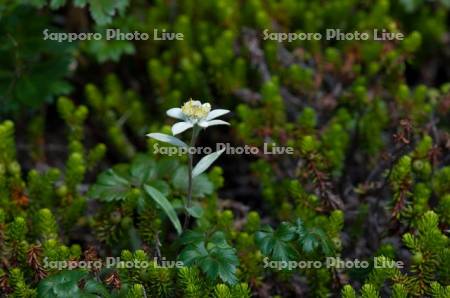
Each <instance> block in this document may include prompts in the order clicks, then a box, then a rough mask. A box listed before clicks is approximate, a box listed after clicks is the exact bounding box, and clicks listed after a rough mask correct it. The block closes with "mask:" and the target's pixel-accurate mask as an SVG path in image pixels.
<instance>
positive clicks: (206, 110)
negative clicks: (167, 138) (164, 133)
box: [166, 99, 230, 135]
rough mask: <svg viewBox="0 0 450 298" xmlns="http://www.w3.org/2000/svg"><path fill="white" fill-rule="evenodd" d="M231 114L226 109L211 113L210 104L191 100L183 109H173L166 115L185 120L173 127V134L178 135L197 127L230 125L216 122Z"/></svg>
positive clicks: (220, 121) (221, 121)
mask: <svg viewBox="0 0 450 298" xmlns="http://www.w3.org/2000/svg"><path fill="white" fill-rule="evenodd" d="M229 112H230V111H229V110H224V109H216V110H212V111H211V105H210V104H209V103H204V104H202V103H201V102H200V101H198V100H192V99H190V100H189V101H187V102H185V103H184V105H183V106H182V107H181V108H172V109H169V110H168V111H167V112H166V113H167V115H168V116H170V117H172V118H175V119H179V120H183V121H182V122H177V123H175V124H174V125H173V126H172V134H173V135H177V134H180V133H182V132H183V131H185V130H187V129H189V128H192V127H194V126H196V125H198V126H200V127H202V128H207V127H209V126H213V125H230V123H228V122H225V121H223V120H215V119H216V118H217V117H220V116H223V115H225V114H227V113H229Z"/></svg>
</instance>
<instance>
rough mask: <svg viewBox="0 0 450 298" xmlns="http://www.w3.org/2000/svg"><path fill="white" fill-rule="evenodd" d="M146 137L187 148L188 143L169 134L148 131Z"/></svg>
mask: <svg viewBox="0 0 450 298" xmlns="http://www.w3.org/2000/svg"><path fill="white" fill-rule="evenodd" d="M147 137H149V138H152V139H155V140H158V141H161V142H165V143H169V144H171V145H174V146H178V147H182V148H188V145H187V144H186V143H185V142H183V141H182V140H180V139H178V138H176V137H173V136H170V135H166V134H163V133H158V132H155V133H149V134H148V135H147Z"/></svg>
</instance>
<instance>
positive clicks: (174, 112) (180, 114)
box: [166, 108, 185, 120]
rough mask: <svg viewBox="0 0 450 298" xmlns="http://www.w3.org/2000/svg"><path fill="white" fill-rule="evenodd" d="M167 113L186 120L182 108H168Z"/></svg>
mask: <svg viewBox="0 0 450 298" xmlns="http://www.w3.org/2000/svg"><path fill="white" fill-rule="evenodd" d="M166 114H167V116H169V117H172V118H175V119H180V120H185V117H184V114H183V112H182V111H181V109H180V108H171V109H169V110H167V112H166Z"/></svg>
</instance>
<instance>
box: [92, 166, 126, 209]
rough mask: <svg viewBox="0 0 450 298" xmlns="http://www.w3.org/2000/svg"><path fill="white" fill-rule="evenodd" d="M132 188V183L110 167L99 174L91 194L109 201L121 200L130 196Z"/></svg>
mask: <svg viewBox="0 0 450 298" xmlns="http://www.w3.org/2000/svg"><path fill="white" fill-rule="evenodd" d="M130 190H131V185H130V183H129V182H128V181H127V180H126V179H124V178H122V177H120V176H119V175H117V174H116V172H115V171H114V170H112V169H109V170H107V171H105V172H103V173H102V174H100V175H99V177H98V179H97V182H96V183H95V184H94V185H93V186H92V187H91V189H90V191H89V196H90V197H93V198H99V199H101V200H103V201H107V202H111V201H120V200H125V199H126V198H127V197H128V195H129V192H130Z"/></svg>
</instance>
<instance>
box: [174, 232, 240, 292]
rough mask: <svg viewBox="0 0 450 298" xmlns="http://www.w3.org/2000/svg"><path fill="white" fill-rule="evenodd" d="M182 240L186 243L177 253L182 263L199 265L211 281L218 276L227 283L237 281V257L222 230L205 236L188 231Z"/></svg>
mask: <svg viewBox="0 0 450 298" xmlns="http://www.w3.org/2000/svg"><path fill="white" fill-rule="evenodd" d="M182 242H183V243H184V244H186V243H188V245H187V246H186V247H185V248H184V249H183V250H182V251H181V253H180V255H179V259H180V260H181V261H182V262H183V263H184V265H186V266H192V265H196V266H199V267H200V268H201V269H202V271H203V272H204V273H205V274H206V276H207V277H208V278H209V279H211V280H212V281H215V280H216V279H217V278H220V279H221V280H222V281H224V282H226V283H229V284H235V283H236V282H237V278H236V266H237V265H239V259H238V258H237V256H236V250H235V249H234V248H233V247H231V246H230V245H229V244H228V243H227V242H226V239H225V235H224V234H223V233H222V232H219V231H217V232H215V233H214V234H213V235H211V236H210V237H207V235H205V234H203V233H200V232H194V231H188V232H187V233H185V235H184V236H183V238H182Z"/></svg>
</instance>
